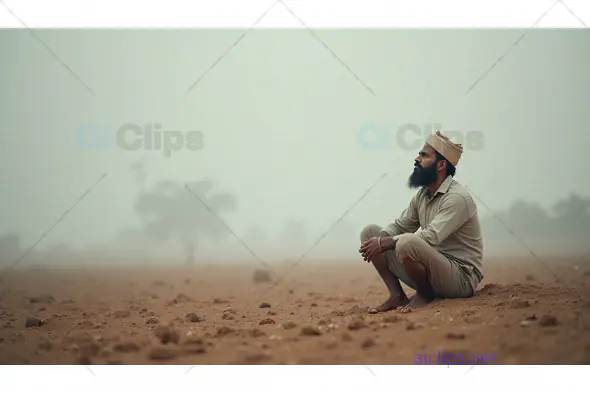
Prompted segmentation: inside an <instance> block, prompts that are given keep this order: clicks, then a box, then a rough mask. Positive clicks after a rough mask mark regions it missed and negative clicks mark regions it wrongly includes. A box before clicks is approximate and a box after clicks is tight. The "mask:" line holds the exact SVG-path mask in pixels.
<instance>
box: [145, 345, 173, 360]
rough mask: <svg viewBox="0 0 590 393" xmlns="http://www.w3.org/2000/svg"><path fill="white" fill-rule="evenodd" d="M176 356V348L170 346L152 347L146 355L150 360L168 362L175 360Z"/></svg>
mask: <svg viewBox="0 0 590 393" xmlns="http://www.w3.org/2000/svg"><path fill="white" fill-rule="evenodd" d="M178 355H179V351H178V348H176V347H171V346H157V347H153V348H151V349H150V351H149V353H148V357H149V359H150V360H170V359H174V358H176V357H177V356H178Z"/></svg>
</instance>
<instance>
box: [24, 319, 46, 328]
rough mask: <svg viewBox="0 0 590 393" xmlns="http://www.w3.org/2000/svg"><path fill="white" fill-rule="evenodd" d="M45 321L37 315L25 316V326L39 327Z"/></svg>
mask: <svg viewBox="0 0 590 393" xmlns="http://www.w3.org/2000/svg"><path fill="white" fill-rule="evenodd" d="M46 323H47V322H46V321H44V320H43V319H41V318H39V317H32V316H31V317H27V319H26V321H25V327H28V328H29V327H39V326H42V325H45V324H46Z"/></svg>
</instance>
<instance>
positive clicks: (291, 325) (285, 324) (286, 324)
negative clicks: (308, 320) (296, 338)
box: [283, 321, 297, 330]
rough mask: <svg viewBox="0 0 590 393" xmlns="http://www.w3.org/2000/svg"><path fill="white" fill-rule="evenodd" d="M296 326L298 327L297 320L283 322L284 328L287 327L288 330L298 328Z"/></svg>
mask: <svg viewBox="0 0 590 393" xmlns="http://www.w3.org/2000/svg"><path fill="white" fill-rule="evenodd" d="M296 327H297V324H296V323H295V322H291V321H289V322H285V323H284V324H283V328H284V329H287V330H289V329H293V328H296Z"/></svg>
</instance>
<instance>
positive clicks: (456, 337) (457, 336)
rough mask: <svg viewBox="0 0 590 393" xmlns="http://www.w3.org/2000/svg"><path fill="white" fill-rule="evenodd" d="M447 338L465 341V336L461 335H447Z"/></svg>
mask: <svg viewBox="0 0 590 393" xmlns="http://www.w3.org/2000/svg"><path fill="white" fill-rule="evenodd" d="M447 338H448V339H450V340H464V339H465V334H463V333H453V332H451V333H448V334H447Z"/></svg>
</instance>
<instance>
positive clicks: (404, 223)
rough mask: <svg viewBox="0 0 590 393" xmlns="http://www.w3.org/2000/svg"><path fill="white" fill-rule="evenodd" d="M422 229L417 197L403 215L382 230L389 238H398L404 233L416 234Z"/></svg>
mask: <svg viewBox="0 0 590 393" xmlns="http://www.w3.org/2000/svg"><path fill="white" fill-rule="evenodd" d="M418 228H420V220H419V218H418V207H417V196H414V198H412V200H411V201H410V206H408V207H407V208H406V209H405V210H404V211H403V212H402V214H401V215H400V216H399V217H398V218H397V219H396V220H395V221H393V222H392V223H391V224H389V225H387V226H386V227H385V228H383V229H382V231H383V232H386V233H387V234H388V235H389V236H397V235H401V234H403V233H414V232H416V230H418Z"/></svg>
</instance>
